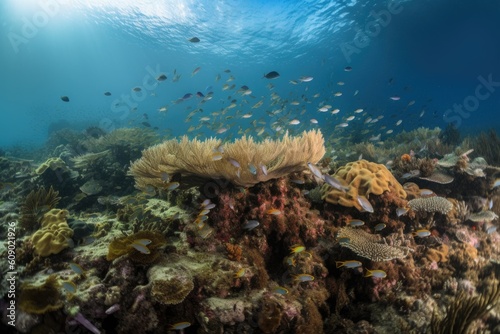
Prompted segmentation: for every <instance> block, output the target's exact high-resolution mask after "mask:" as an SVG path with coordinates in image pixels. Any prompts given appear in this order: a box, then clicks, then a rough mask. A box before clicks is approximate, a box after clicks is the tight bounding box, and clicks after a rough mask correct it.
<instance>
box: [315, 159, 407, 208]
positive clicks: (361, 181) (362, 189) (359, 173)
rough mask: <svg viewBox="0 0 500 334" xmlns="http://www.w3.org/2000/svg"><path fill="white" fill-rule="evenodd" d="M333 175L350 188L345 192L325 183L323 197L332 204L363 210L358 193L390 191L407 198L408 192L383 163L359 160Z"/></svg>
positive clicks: (365, 194)
mask: <svg viewBox="0 0 500 334" xmlns="http://www.w3.org/2000/svg"><path fill="white" fill-rule="evenodd" d="M333 176H334V177H335V178H337V179H341V180H344V181H345V182H346V183H347V184H348V185H349V190H348V191H347V192H343V191H341V190H338V189H335V188H332V187H330V186H329V185H328V184H325V185H323V187H322V188H321V190H322V193H323V196H322V198H323V200H325V201H327V202H329V203H332V204H340V205H343V206H347V207H355V208H356V209H358V210H360V211H362V208H361V205H360V204H359V203H358V200H357V198H358V195H360V196H365V197H367V198H368V196H369V195H370V194H374V195H382V193H383V192H384V191H389V192H393V193H395V194H396V195H397V196H398V197H400V198H406V192H405V191H404V189H403V187H402V186H401V184H399V182H398V181H397V180H396V179H395V178H394V176H393V175H392V174H391V172H390V171H389V170H388V169H387V168H386V167H385V166H384V165H381V164H377V163H374V162H369V161H366V160H358V161H354V162H350V163H348V164H347V165H345V166H343V167H340V168H339V169H338V170H337V172H335V174H334V175H333Z"/></svg>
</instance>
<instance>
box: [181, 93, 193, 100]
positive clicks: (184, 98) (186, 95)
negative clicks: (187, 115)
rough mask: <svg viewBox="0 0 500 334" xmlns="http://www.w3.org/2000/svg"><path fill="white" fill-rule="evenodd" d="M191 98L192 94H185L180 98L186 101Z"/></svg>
mask: <svg viewBox="0 0 500 334" xmlns="http://www.w3.org/2000/svg"><path fill="white" fill-rule="evenodd" d="M192 97H193V94H191V93H187V94H184V96H183V97H182V99H183V100H187V99H190V98H192Z"/></svg>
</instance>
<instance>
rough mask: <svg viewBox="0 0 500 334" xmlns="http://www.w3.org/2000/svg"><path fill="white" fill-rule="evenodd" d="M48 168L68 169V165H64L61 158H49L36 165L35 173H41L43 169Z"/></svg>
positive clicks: (43, 171)
mask: <svg viewBox="0 0 500 334" xmlns="http://www.w3.org/2000/svg"><path fill="white" fill-rule="evenodd" d="M49 168H50V169H51V170H56V169H63V170H67V169H68V167H67V166H66V163H65V162H64V161H63V160H62V159H61V158H49V159H47V160H46V161H45V162H44V163H42V164H41V165H40V166H38V168H37V169H35V173H36V174H37V175H41V174H43V173H45V171H46V170H47V169H49Z"/></svg>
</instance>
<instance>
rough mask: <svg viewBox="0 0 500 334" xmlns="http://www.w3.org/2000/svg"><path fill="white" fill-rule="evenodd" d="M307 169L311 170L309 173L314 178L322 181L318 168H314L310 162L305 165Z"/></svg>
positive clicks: (321, 174)
mask: <svg viewBox="0 0 500 334" xmlns="http://www.w3.org/2000/svg"><path fill="white" fill-rule="evenodd" d="M307 167H309V169H310V170H311V172H312V173H313V174H314V176H316V177H318V178H320V179H323V173H321V171H320V170H319V168H318V167H316V166H315V165H314V164H313V163H312V162H308V163H307Z"/></svg>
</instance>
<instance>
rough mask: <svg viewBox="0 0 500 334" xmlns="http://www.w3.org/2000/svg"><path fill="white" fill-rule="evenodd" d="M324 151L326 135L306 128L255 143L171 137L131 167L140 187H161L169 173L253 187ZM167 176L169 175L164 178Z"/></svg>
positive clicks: (296, 168) (315, 158) (302, 166)
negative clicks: (293, 135)
mask: <svg viewBox="0 0 500 334" xmlns="http://www.w3.org/2000/svg"><path fill="white" fill-rule="evenodd" d="M324 154H325V147H324V140H323V135H322V134H321V132H319V131H309V132H304V133H303V134H302V136H300V137H291V136H289V135H288V134H285V135H284V137H283V138H282V139H281V140H276V141H273V140H269V139H266V140H265V141H263V142H261V143H257V142H255V141H254V140H253V138H252V137H243V138H241V139H238V140H236V141H235V142H234V143H225V144H222V142H221V141H220V140H218V139H207V140H205V141H203V142H202V141H198V140H189V139H188V138H187V137H186V136H185V137H183V138H182V140H181V141H180V142H179V141H177V140H169V141H166V142H164V143H162V144H159V145H156V146H153V147H151V148H149V149H147V150H146V151H144V152H143V156H142V158H141V159H139V160H137V161H135V162H134V163H133V164H132V166H131V167H130V173H131V174H132V175H133V176H134V178H135V181H136V186H137V187H138V188H139V189H147V187H148V186H154V187H156V188H159V189H162V188H164V187H165V183H166V181H168V182H169V181H170V179H168V177H172V176H173V175H175V174H181V175H182V177H183V178H184V179H187V178H190V177H200V178H205V179H224V180H228V181H230V182H231V183H233V184H235V185H238V186H244V187H249V186H253V185H255V184H257V183H259V182H264V181H267V180H271V179H276V178H279V177H282V176H285V175H287V174H290V173H293V172H298V171H302V170H304V169H305V168H307V165H306V163H307V162H312V163H316V162H318V161H319V160H320V159H321V158H322V157H323V155H324ZM165 175H166V176H167V180H165Z"/></svg>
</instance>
